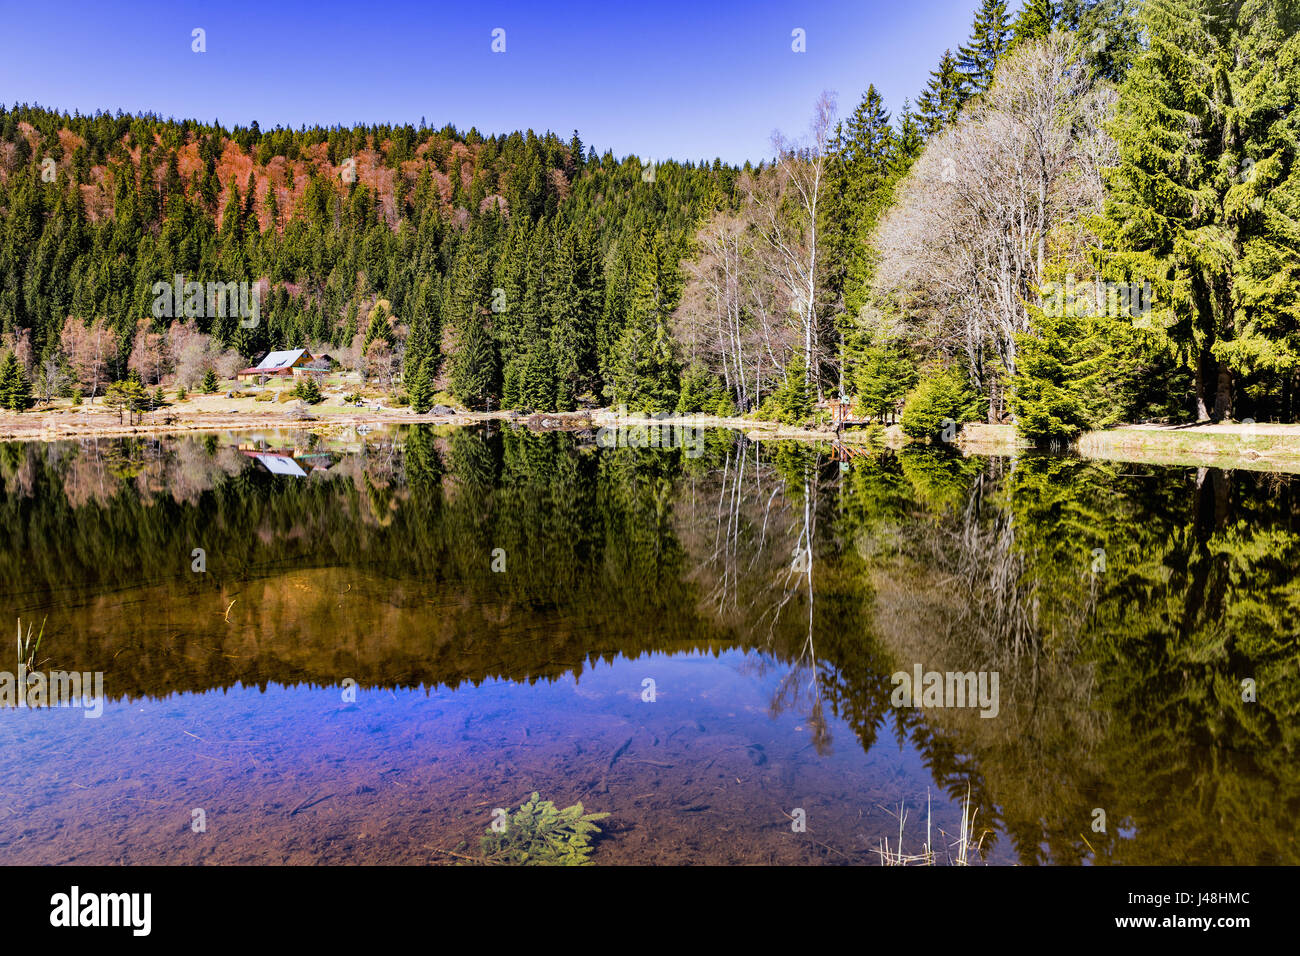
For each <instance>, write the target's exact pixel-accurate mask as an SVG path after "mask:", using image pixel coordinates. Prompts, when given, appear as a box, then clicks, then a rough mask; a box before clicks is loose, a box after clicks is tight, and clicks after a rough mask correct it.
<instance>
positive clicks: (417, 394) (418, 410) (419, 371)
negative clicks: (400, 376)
mask: <svg viewBox="0 0 1300 956" xmlns="http://www.w3.org/2000/svg"><path fill="white" fill-rule="evenodd" d="M429 364H430V363H429V361H428V360H427V359H426V360H425V361H422V362H420V363H419V364H418V365H417V366H416V367H415V371H414V372H413V373H411V374H410V375H408V376H407V379H406V391H407V394H408V395H409V396H410V399H411V410H412V411H414V412H415V414H417V415H423V414H425V413H426V412H427V411H428V410H429V409H431V408H432V407H433V383H432V382H431V381H430V379H429V374H428V368H429Z"/></svg>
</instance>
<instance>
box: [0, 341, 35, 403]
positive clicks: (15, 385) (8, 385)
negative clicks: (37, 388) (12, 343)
mask: <svg viewBox="0 0 1300 956" xmlns="http://www.w3.org/2000/svg"><path fill="white" fill-rule="evenodd" d="M31 404H32V391H31V384H30V383H29V382H28V381H27V376H26V375H24V374H23V368H22V365H20V364H19V362H18V356H16V355H15V354H14V353H13V352H7V353H5V359H4V362H3V363H0V408H7V409H8V410H9V411H11V412H21V411H23V410H24V409H27V408H30V407H31Z"/></svg>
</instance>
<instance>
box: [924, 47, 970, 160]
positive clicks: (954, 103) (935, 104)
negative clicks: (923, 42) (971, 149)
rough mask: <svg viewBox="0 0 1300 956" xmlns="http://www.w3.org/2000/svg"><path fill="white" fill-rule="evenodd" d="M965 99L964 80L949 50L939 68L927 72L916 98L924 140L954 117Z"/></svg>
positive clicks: (946, 51)
mask: <svg viewBox="0 0 1300 956" xmlns="http://www.w3.org/2000/svg"><path fill="white" fill-rule="evenodd" d="M965 98H966V80H965V78H964V77H963V76H962V73H961V71H960V70H959V69H958V68H957V59H956V58H955V57H954V56H953V55H952V51H951V50H944V51H943V57H942V58H941V59H940V60H939V65H938V66H937V67H936V68H935V69H934V70H932V71H931V72H930V81H929V82H928V83H927V84H926V86H925V89H924V90H923V91H922V92H921V95H920V96H919V97H917V100H916V107H917V120H918V125H919V126H920V128H921V133H922V135H923V136H925V137H926V138H927V139H928V138H929V137H931V136H933V135H934V134H935V133H937V132H938V131H939V130H940V129H942V128H943V127H944V126H946V125H948V124H949V123H951V122H952V121H953V119H955V118H956V116H957V111H958V110H959V109H961V104H962V102H963V101H964V100H965Z"/></svg>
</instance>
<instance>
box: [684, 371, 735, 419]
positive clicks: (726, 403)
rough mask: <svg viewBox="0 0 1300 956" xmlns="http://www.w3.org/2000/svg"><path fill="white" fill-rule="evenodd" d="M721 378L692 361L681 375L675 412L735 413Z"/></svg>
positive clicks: (690, 413)
mask: <svg viewBox="0 0 1300 956" xmlns="http://www.w3.org/2000/svg"><path fill="white" fill-rule="evenodd" d="M735 410H736V406H735V403H734V402H733V401H732V400H731V394H730V393H729V392H728V391H727V388H726V386H725V385H724V384H723V382H722V380H721V379H720V378H718V377H717V376H716V375H714V374H713V373H712V372H710V371H709V370H708V369H706V368H705V367H704V366H703V365H701V364H700V363H698V362H695V363H692V364H691V365H690V366H689V367H688V368H687V369H686V372H685V374H683V375H682V388H681V392H680V394H679V395H678V396H677V412H678V414H681V415H695V414H703V415H721V416H723V417H727V416H730V415H732V414H734V413H735Z"/></svg>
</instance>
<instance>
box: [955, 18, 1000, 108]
mask: <svg viewBox="0 0 1300 956" xmlns="http://www.w3.org/2000/svg"><path fill="white" fill-rule="evenodd" d="M1010 42H1011V27H1010V24H1009V23H1008V18H1007V5H1006V0H981V3H980V8H979V10H978V11H976V13H975V23H974V24H973V25H972V26H971V35H970V40H969V42H967V43H966V44H965V45H964V46H962V47H961V48H959V49H958V51H957V69H958V71H959V72H960V73H961V75H962V79H963V80H964V87H963V95H962V99H963V100H964V99H966V98H967V97H969V96H972V95H974V94H976V93H983V92H984V91H985V90H987V89H988V88H989V87H990V86H992V85H993V71H994V70H995V69H996V67H997V65H998V60H999V59H1001V57H1002V54H1004V53H1005V52H1006V51H1007V46H1008V45H1009V44H1010Z"/></svg>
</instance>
